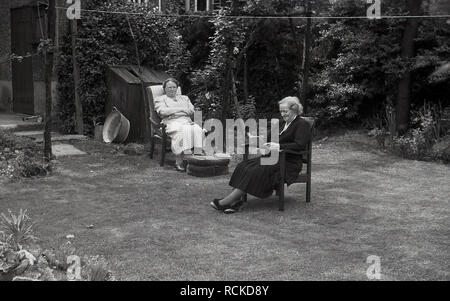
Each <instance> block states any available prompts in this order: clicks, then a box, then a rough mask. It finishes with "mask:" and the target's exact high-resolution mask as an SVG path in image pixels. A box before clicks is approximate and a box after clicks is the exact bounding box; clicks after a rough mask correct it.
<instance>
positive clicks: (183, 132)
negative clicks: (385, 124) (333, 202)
mask: <svg viewBox="0 0 450 301" xmlns="http://www.w3.org/2000/svg"><path fill="white" fill-rule="evenodd" d="M164 123H165V124H166V125H167V127H166V133H167V135H168V136H169V137H170V138H171V142H172V145H171V149H172V153H174V154H175V155H180V154H181V153H182V152H184V151H186V150H191V149H192V148H193V147H194V148H203V141H204V137H205V135H204V132H203V129H202V128H201V127H200V126H199V125H198V124H196V123H194V122H193V121H192V120H191V119H190V118H189V117H178V118H174V119H169V120H165V121H164Z"/></svg>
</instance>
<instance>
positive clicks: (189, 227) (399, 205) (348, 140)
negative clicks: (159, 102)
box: [0, 132, 450, 280]
mask: <svg viewBox="0 0 450 301" xmlns="http://www.w3.org/2000/svg"><path fill="white" fill-rule="evenodd" d="M73 143H74V145H76V146H77V147H78V148H80V149H82V150H84V151H87V152H88V155H85V156H71V157H64V158H61V159H59V160H58V161H57V165H56V170H55V172H54V173H53V175H52V176H49V177H45V178H34V179H25V180H21V181H19V182H6V181H4V182H2V185H1V187H0V212H5V211H6V210H7V209H8V208H10V209H12V210H13V211H15V212H18V210H19V208H24V209H25V208H26V209H28V213H29V216H30V217H31V218H33V220H35V221H36V222H37V225H36V229H35V234H36V236H38V237H39V238H40V239H41V240H40V244H41V245H42V246H43V247H44V248H57V247H58V246H59V245H61V244H62V243H64V242H65V241H66V235H68V234H73V235H74V236H75V238H74V239H73V244H74V245H75V247H76V248H77V250H78V252H80V255H84V254H88V255H103V256H104V257H105V258H106V259H107V260H108V263H109V268H110V269H111V270H112V271H113V272H114V274H115V276H116V278H117V279H119V280H367V279H368V278H367V276H366V270H367V269H368V268H369V265H370V264H369V263H367V262H366V259H367V257H368V256H369V255H376V256H379V257H380V264H381V280H450V252H449V249H450V246H449V244H450V230H449V229H450V206H449V202H450V185H449V179H450V167H449V165H443V164H439V163H431V162H420V161H412V160H405V159H401V158H398V157H394V156H392V155H390V154H387V153H385V152H383V151H381V150H377V149H376V148H375V147H374V144H373V142H371V141H369V140H367V139H366V138H365V136H364V134H361V133H358V132H350V133H348V134H345V135H338V136H333V137H331V138H329V139H327V140H325V141H322V142H320V141H318V142H316V143H315V144H314V146H313V176H312V177H313V186H312V202H311V203H308V204H307V203H306V202H305V201H304V200H305V187H304V185H302V184H294V185H292V186H290V187H289V188H288V189H287V190H286V204H285V211H284V212H279V211H278V210H277V203H276V197H275V195H274V196H272V197H271V198H268V199H265V200H258V199H256V198H253V197H251V196H250V197H249V203H248V206H247V207H246V208H244V210H243V211H242V212H238V213H236V214H232V215H225V214H221V213H219V212H217V211H215V210H214V209H212V208H211V207H210V206H209V205H208V204H209V202H210V201H211V200H212V199H213V198H216V197H221V196H224V195H226V194H227V193H228V192H229V191H230V189H231V188H230V187H229V186H228V179H229V176H220V177H215V178H209V179H207V178H196V177H192V176H189V175H187V174H185V173H178V172H176V171H174V170H173V169H171V168H168V167H160V166H159V164H158V162H157V160H151V159H149V158H148V157H147V156H145V155H142V156H130V155H125V154H123V153H121V152H117V151H116V150H115V148H114V146H106V145H104V144H102V143H99V142H95V141H91V140H89V141H85V142H80V141H78V142H75V141H74V142H73ZM235 164H236V163H235V162H233V164H232V166H231V167H234V165H235ZM89 225H93V227H88V226H89Z"/></svg>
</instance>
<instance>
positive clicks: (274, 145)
mask: <svg viewBox="0 0 450 301" xmlns="http://www.w3.org/2000/svg"><path fill="white" fill-rule="evenodd" d="M263 146H264V147H265V148H267V149H270V150H271V151H279V150H280V144H279V143H276V142H268V143H264V144H263Z"/></svg>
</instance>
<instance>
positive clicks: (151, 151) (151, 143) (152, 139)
mask: <svg viewBox="0 0 450 301" xmlns="http://www.w3.org/2000/svg"><path fill="white" fill-rule="evenodd" d="M154 151H155V140H154V138H153V137H152V138H151V139H150V154H149V156H150V159H153V153H154Z"/></svg>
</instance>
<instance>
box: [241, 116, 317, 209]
mask: <svg viewBox="0 0 450 301" xmlns="http://www.w3.org/2000/svg"><path fill="white" fill-rule="evenodd" d="M302 118H303V119H305V120H306V121H307V122H308V123H309V125H310V126H311V140H310V141H309V142H308V144H307V146H306V149H305V150H304V151H301V152H295V151H291V150H280V156H279V160H280V183H283V184H281V185H280V186H279V187H278V189H276V194H277V195H278V210H279V211H284V184H285V183H286V180H285V177H286V154H287V153H289V154H295V155H302V163H303V164H304V165H306V171H305V172H304V170H305V169H304V168H302V172H301V173H300V174H299V175H298V177H297V179H296V180H295V181H294V183H304V184H306V202H307V203H309V202H311V157H312V138H313V133H314V118H312V117H302ZM247 159H248V146H246V150H245V154H244V160H247ZM242 200H243V201H244V202H246V201H247V194H244V196H243V197H242Z"/></svg>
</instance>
